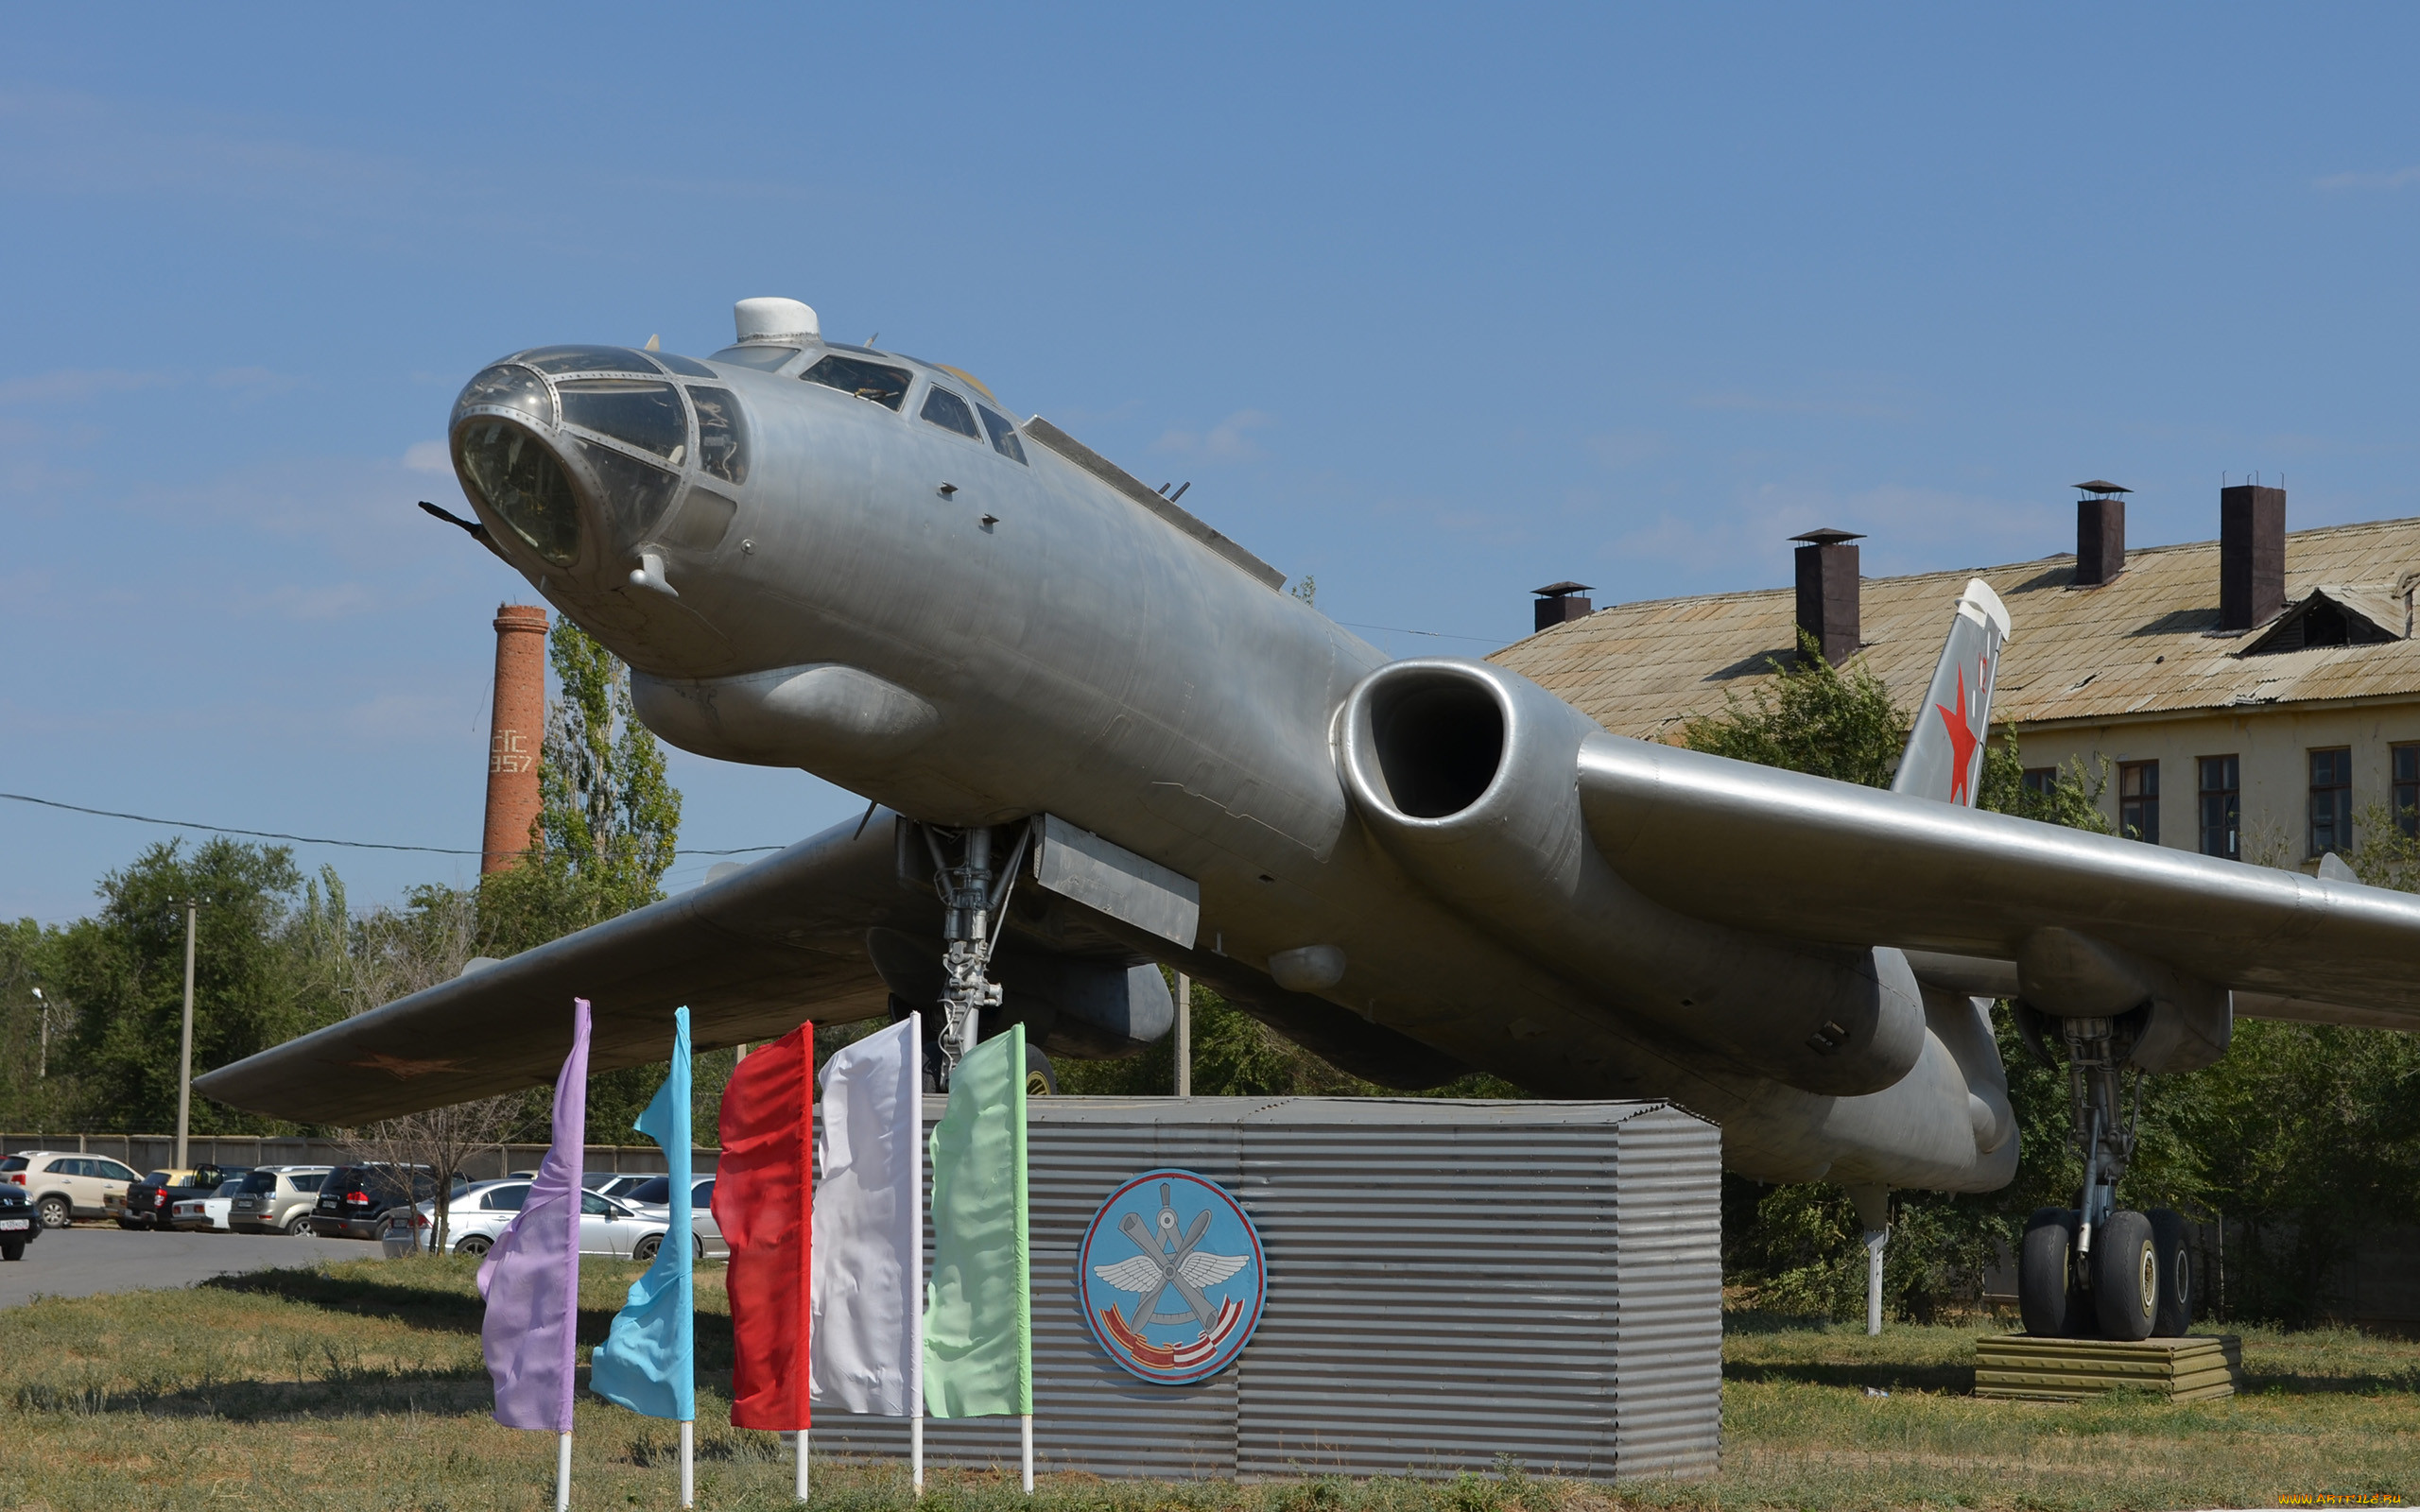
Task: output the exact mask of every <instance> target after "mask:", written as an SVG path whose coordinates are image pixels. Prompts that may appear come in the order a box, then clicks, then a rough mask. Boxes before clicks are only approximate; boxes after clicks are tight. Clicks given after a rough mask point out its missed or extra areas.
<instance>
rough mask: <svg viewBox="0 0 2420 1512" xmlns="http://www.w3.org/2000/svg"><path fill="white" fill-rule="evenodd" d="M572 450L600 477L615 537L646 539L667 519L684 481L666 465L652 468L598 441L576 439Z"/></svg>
mask: <svg viewBox="0 0 2420 1512" xmlns="http://www.w3.org/2000/svg"><path fill="white" fill-rule="evenodd" d="M571 445H572V453H573V455H576V456H578V457H579V460H580V461H581V462H582V463H584V464H586V465H587V468H588V471H589V473H590V475H592V476H593V477H595V478H596V490H597V500H596V502H597V503H598V504H599V505H601V506H603V507H604V510H605V518H606V521H607V523H609V524H612V525H613V527H614V540H615V541H620V542H623V543H626V544H627V543H629V542H631V541H644V540H646V539H647V534H648V531H650V530H652V529H654V528H655V523H656V522H657V521H658V520H661V519H663V518H664V508H665V506H666V505H668V504H670V503H671V502H672V490H674V489H675V488H677V487H678V486H679V485H680V482H681V480H680V479H679V478H678V477H676V476H674V475H673V474H672V473H669V472H665V471H664V470H663V469H662V468H658V467H649V466H648V464H647V463H645V462H642V461H640V460H639V459H638V458H637V457H635V456H632V455H630V454H629V453H628V452H616V451H613V450H611V449H609V448H606V447H602V446H599V445H597V444H596V442H595V441H591V440H584V439H582V438H579V437H574V438H572V443H571Z"/></svg>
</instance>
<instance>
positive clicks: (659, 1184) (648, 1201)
mask: <svg viewBox="0 0 2420 1512" xmlns="http://www.w3.org/2000/svg"><path fill="white" fill-rule="evenodd" d="M622 1200H623V1201H624V1202H627V1203H629V1204H630V1205H631V1207H633V1208H635V1209H637V1210H638V1211H641V1212H643V1213H646V1214H647V1215H648V1216H649V1217H651V1218H661V1219H663V1220H664V1222H665V1224H666V1226H667V1227H668V1226H669V1225H670V1224H671V1222H672V1178H671V1177H664V1176H657V1177H648V1178H647V1179H646V1180H645V1181H642V1182H640V1183H639V1184H638V1185H637V1186H634V1187H632V1188H631V1189H630V1190H629V1191H628V1192H625V1193H623V1194H622ZM714 1200H715V1178H714V1177H711V1176H696V1177H690V1178H689V1229H690V1231H691V1232H693V1233H694V1234H696V1235H697V1240H698V1248H697V1256H698V1258H699V1259H700V1260H729V1259H730V1258H731V1246H729V1245H726V1244H724V1243H723V1240H722V1228H721V1226H720V1225H718V1224H717V1223H716V1222H715V1213H714V1206H713V1204H714Z"/></svg>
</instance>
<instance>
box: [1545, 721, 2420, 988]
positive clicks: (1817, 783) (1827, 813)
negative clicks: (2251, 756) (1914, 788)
mask: <svg viewBox="0 0 2420 1512" xmlns="http://www.w3.org/2000/svg"><path fill="white" fill-rule="evenodd" d="M1579 782H1580V793H1581V800H1582V808H1583V811H1584V812H1585V814H1586V816H1587V820H1588V827H1589V832H1590V834H1591V836H1592V838H1593V839H1594V840H1595V842H1596V844H1597V847H1598V849H1599V851H1601V852H1602V853H1603V855H1604V857H1605V859H1606V860H1607V861H1608V862H1610V863H1611V864H1612V865H1613V866H1614V867H1615V868H1616V869H1617V870H1619V871H1620V872H1621V873H1622V874H1623V876H1624V877H1625V878H1627V879H1628V880H1629V881H1630V882H1631V883H1632V884H1633V885H1634V886H1636V887H1638V888H1639V890H1640V891H1642V892H1645V893H1647V894H1648V895H1649V896H1651V897H1652V898H1654V899H1655V900H1656V901H1658V902H1662V903H1665V904H1666V905H1668V906H1669V907H1672V908H1675V909H1678V910H1680V911H1682V912H1684V913H1688V914H1692V915H1695V916H1697V917H1700V918H1703V919H1715V920H1718V921H1720V922H1722V923H1727V924H1732V925H1736V926H1737V927H1740V928H1743V929H1753V930H1764V931H1770V932H1772V933H1774V934H1778V935H1784V936H1794V937H1797V938H1801V939H1807V940H1818V941H1825V942H1832V943H1845V944H1858V945H1895V946H1898V947H1901V948H1903V949H1909V950H1917V951H1927V952H1936V953H1941V954H1950V955H1964V956H1979V957H1984V958H1988V959H1993V960H2003V961H2005V960H2014V958H2016V955H2017V954H2018V950H2017V947H2018V944H2019V942H2020V941H2022V940H2023V939H2025V938H2026V936H2029V935H2031V933H2032V932H2033V931H2035V930H2037V929H2042V928H2046V927H2054V926H2055V927H2062V928H2067V929H2072V930H2076V931H2078V932H2080V933H2082V934H2084V935H2087V936H2092V937H2094V938H2098V939H2101V940H2105V941H2107V942H2109V943H2111V944H2113V945H2118V946H2120V947H2122V948H2124V949H2127V950H2131V951H2134V952H2136V953H2138V954H2143V955H2146V956H2150V957H2152V958H2155V959H2158V960H2162V961H2165V962H2167V963H2169V965H2170V966H2172V967H2174V968H2175V969H2177V970H2179V971H2184V972H2187V973H2188V974H2190V975H2193V976H2197V977H2200V978H2202V979H2204V980H2206V981H2210V982H2213V983H2216V984H2218V985H2220V986H2222V987H2228V988H2235V989H2237V990H2238V991H2239V992H2244V993H2257V994H2265V995H2268V996H2269V997H2272V998H2277V999H2290V1000H2295V1001H2299V1002H2302V1003H2305V1004H2309V1005H2333V1007H2334V1009H2335V1011H2337V1012H2340V1013H2342V1012H2351V1011H2359V1012H2363V1013H2368V1014H2376V1015H2379V1016H2380V1017H2379V1018H2378V1019H2374V1020H2369V1021H2366V1022H2386V1021H2388V1020H2393V1021H2395V1022H2397V1026H2407V1025H2408V1026H2411V1027H2420V984H2415V981H2414V975H2415V973H2414V970H2413V968H2414V966H2415V965H2420V897H2415V896H2413V895H2411V894H2408V893H2400V892H2393V891H2389V890H2387V889H2384V888H2378V887H2367V886H2361V885H2357V884H2347V883H2340V882H2323V881H2321V880H2319V879H2316V878H2312V877H2306V876H2303V875H2302V874H2300V873H2299V872H2290V871H2280V870H2277V869H2275V868H2268V867H2257V866H2249V865H2246V864H2244V863H2241V862H2235V861H2224V860H2220V859H2217V858H2215V857H2209V856H2201V855H2194V854H2189V853H2187V852H2186V851H2173V850H2169V849H2167V848H2165V847H2161V846H2155V845H2145V844H2143V843H2142V842H2140V841H2137V840H2125V839H2119V838H2117V837H2116V836H2112V835H2104V834H2092V833H2086V832H2083V831H2081V830H2070V829H2066V828H2063V827H2061V826H2058V825H2051V824H2043V823H2040V822H2037V821H2035V820H2031V819H2020V818H2015V817H2013V816H2008V815H2003V814H1990V813H1981V812H1977V811H1974V810H1970V809H1966V808H1963V807H1959V806H1955V805H1952V804H1947V803H1937V802H1931V801H1927V800H1926V799H1920V798H1916V797H1913V796H1910V795H1908V794H1900V793H1889V792H1883V791H1880V790H1878V789H1875V788H1867V787H1858V786H1856V785H1853V784H1851V783H1846V782H1832V781H1829V780H1827V779H1824V778H1820V777H1808V776H1806V775H1804V774H1802V773H1797V772H1787V771H1780V770H1776V769H1773V768H1771V767H1762V766H1755V765H1749V764H1748V763H1745V762H1737V761H1731V760H1728V759H1726V758H1723V757H1720V756H1709V755H1706V754H1704V753H1703V752H1700V751H1690V750H1683V749H1679V748H1677V747H1668V746H1655V745H1650V744H1648V743H1646V742H1643V741H1636V740H1631V739H1627V738H1625V737H1622V736H1616V735H1593V736H1591V737H1589V739H1588V740H1587V742H1586V743H1585V744H1584V745H1583V747H1582V750H1581V757H1580V774H1579ZM2244 1011H2245V1012H2247V1013H2258V1011H2259V1010H2257V1009H2255V1008H2253V1007H2250V1006H2247V1007H2246V1008H2245V1009H2244ZM2277 1016H2279V1017H2284V1016H2286V1015H2284V1014H2282V1013H2280V1014H2278V1015H2277ZM2328 1022H2346V1021H2344V1020H2342V1019H2339V1020H2333V1021H2328Z"/></svg>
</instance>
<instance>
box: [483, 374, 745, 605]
mask: <svg viewBox="0 0 2420 1512" xmlns="http://www.w3.org/2000/svg"><path fill="white" fill-rule="evenodd" d="M681 378H703V379H708V380H714V379H716V378H717V373H716V372H715V370H714V369H712V368H709V367H707V366H706V365H705V364H703V363H701V362H698V361H695V360H693V359H691V358H688V357H678V356H674V355H672V354H670V353H668V352H638V351H634V350H632V349H631V348H628V347H593V346H567V347H539V348H536V349H534V350H532V351H528V352H516V353H514V354H513V355H512V356H510V357H508V358H506V359H505V360H504V361H502V362H499V363H497V364H495V365H494V366H493V367H491V368H488V369H483V370H482V371H480V372H479V373H478V374H477V375H476V376H475V377H473V378H472V380H471V381H470V382H469V383H468V384H466V385H465V386H463V388H462V393H461V396H460V397H459V398H458V399H457V400H456V401H455V404H454V421H453V425H452V432H453V435H454V438H455V440H454V444H455V450H456V455H458V458H459V460H460V464H461V472H462V475H463V478H464V480H465V482H466V483H467V484H468V485H469V486H470V487H471V488H472V489H473V490H475V492H476V493H477V495H478V497H479V499H480V500H481V501H482V502H484V503H485V504H486V505H487V506H488V507H489V508H490V509H491V510H493V512H494V514H495V515H496V516H497V517H498V518H500V519H501V520H503V522H504V523H505V524H507V525H509V526H510V528H511V530H512V532H513V534H514V535H516V536H518V537H520V539H521V540H522V541H524V542H525V543H526V544H527V545H528V547H529V548H530V549H531V550H532V551H535V552H536V553H538V555H539V556H540V557H542V558H544V559H545V560H546V561H548V562H549V563H551V564H553V565H555V566H558V567H569V566H572V565H574V564H575V563H576V562H578V561H579V557H580V549H581V543H582V531H581V526H580V512H579V491H580V490H579V489H578V488H577V487H576V486H575V483H574V480H573V476H572V474H571V473H570V472H566V470H565V468H564V466H563V461H564V459H565V458H568V459H569V460H570V461H571V462H572V464H573V470H574V471H576V472H579V473H582V474H584V478H583V480H582V481H584V482H585V483H586V485H587V487H588V491H590V492H591V493H592V494H593V496H594V497H595V499H596V504H597V506H598V513H599V515H601V516H602V517H603V518H604V519H605V520H606V521H607V522H608V523H609V524H610V525H611V526H612V530H613V534H614V536H615V537H616V538H617V540H618V542H619V543H620V544H622V545H625V546H628V545H635V544H636V543H637V542H638V541H640V540H642V539H643V538H644V537H646V536H647V534H648V532H649V531H651V530H653V529H654V528H655V526H656V524H657V523H658V522H659V521H661V520H662V519H663V518H664V516H665V513H666V510H667V509H668V508H669V507H671V505H672V503H673V500H674V498H675V496H676V495H677V494H678V493H679V492H680V491H681V490H682V487H683V484H684V483H687V484H689V485H690V488H691V491H692V492H697V493H705V492H707V491H708V490H706V489H705V488H703V487H702V486H701V485H702V482H703V480H704V479H709V478H711V479H714V480H717V481H718V482H720V483H724V484H729V485H731V486H733V487H738V486H741V485H744V484H745V483H747V481H748V465H749V456H748V454H749V447H748V428H747V420H746V417H745V412H744V410H743V409H742V406H741V405H740V403H739V400H738V396H736V395H735V394H734V393H733V392H732V391H731V390H730V389H729V388H727V387H721V386H720V384H719V383H682V382H678V381H676V379H681ZM713 497H714V499H715V501H716V504H715V506H714V507H709V508H708V509H706V510H705V512H706V513H708V514H715V515H718V517H719V518H721V519H724V520H728V519H729V517H730V512H731V507H730V501H729V500H727V499H722V498H721V497H720V496H719V495H714V496H713ZM708 544H711V542H709V543H708Z"/></svg>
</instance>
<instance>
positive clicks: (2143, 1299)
mask: <svg viewBox="0 0 2420 1512" xmlns="http://www.w3.org/2000/svg"><path fill="white" fill-rule="evenodd" d="M2014 1008H2015V1011H2016V1014H2017V1016H2018V1026H2019V1029H2020V1030H2021V1032H2022V1038H2023V1039H2024V1040H2025V1042H2026V1045H2027V1047H2028V1048H2029V1049H2031V1051H2032V1052H2033V1055H2034V1057H2035V1058H2036V1059H2038V1060H2040V1061H2042V1062H2043V1063H2044V1064H2046V1065H2053V1064H2056V1060H2055V1057H2053V1055H2052V1053H2051V1050H2050V1048H2049V1040H2050V1036H2051V1034H2052V1033H2055V1034H2056V1035H2057V1036H2058V1038H2059V1040H2061V1041H2062V1042H2063V1048H2064V1049H2065V1050H2066V1059H2067V1112H2068V1121H2069V1123H2068V1128H2069V1132H2068V1138H2069V1140H2070V1141H2071V1142H2072V1143H2074V1144H2075V1146H2076V1148H2077V1151H2078V1153H2079V1154H2081V1155H2082V1156H2083V1192H2082V1194H2081V1196H2082V1205H2081V1206H2080V1207H2075V1208H2042V1209H2039V1210H2037V1211H2035V1212H2034V1213H2033V1216H2032V1217H2031V1219H2029V1220H2028V1221H2027V1223H2026V1226H2025V1236H2024V1238H2023V1240H2022V1241H2021V1242H2020V1244H2019V1246H2018V1248H2017V1264H2016V1275H2017V1283H2016V1284H2017V1304H2018V1310H2019V1312H2020V1313H2021V1314H2023V1316H2024V1320H2025V1332H2028V1333H2030V1334H2032V1335H2034V1336H2035V1337H2037V1338H2080V1337H2094V1336H2098V1337H2100V1338H2106V1339H2143V1338H2149V1337H2151V1336H2152V1335H2153V1334H2159V1335H2161V1336H2174V1335H2179V1334H2182V1333H2184V1332H2186V1331H2187V1328H2188V1327H2190V1325H2191V1323H2192V1316H2193V1314H2192V1305H2193V1260H2192V1253H2191V1251H2190V1250H2189V1249H2188V1248H2187V1245H2186V1236H2185V1220H2184V1219H2183V1218H2182V1217H2180V1216H2178V1215H2177V1214H2176V1213H2174V1212H2172V1211H2168V1210H2166V1209H2159V1210H2155V1211H2152V1212H2149V1213H2143V1212H2136V1211H2133V1210H2131V1209H2125V1208H2120V1207H2118V1182H2119V1181H2120V1180H2122V1179H2124V1177H2125V1175H2126V1168H2127V1166H2128V1165H2129V1164H2130V1163H2132V1161H2133V1160H2134V1156H2135V1119H2136V1118H2137V1117H2138V1116H2139V1115H2140V1113H2141V1111H2142V1102H2143V1077H2144V1076H2145V1075H2146V1074H2148V1073H2146V1072H2145V1071H2144V1070H2143V1069H2142V1068H2140V1067H2135V1068H2133V1069H2134V1078H2133V1086H2132V1088H2131V1096H2128V1095H2127V1092H2128V1091H2129V1089H2127V1088H2126V1087H2125V1086H2124V1085H2123V1083H2122V1082H2121V1080H2120V1076H2121V1074H2122V1073H2123V1072H2124V1071H2125V1070H2127V1069H2128V1061H2129V1058H2130V1057H2132V1055H2133V1053H2134V1049H2135V1036H2136V1034H2137V1033H2139V1030H2140V1020H2139V1015H2138V1014H2126V1015H2121V1016H2119V1017H2118V1018H2115V1019H2100V1018H2071V1019H2058V1020H2047V1021H2046V1019H2045V1018H2044V1016H2043V1015H2042V1014H2041V1013H2039V1012H2038V1011H2037V1010H2035V1009H2033V1008H2031V1007H2029V1006H2028V1005H2025V1004H2024V1003H2022V1002H2018V1003H2016V1004H2014ZM2121 1110H2122V1112H2121Z"/></svg>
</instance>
